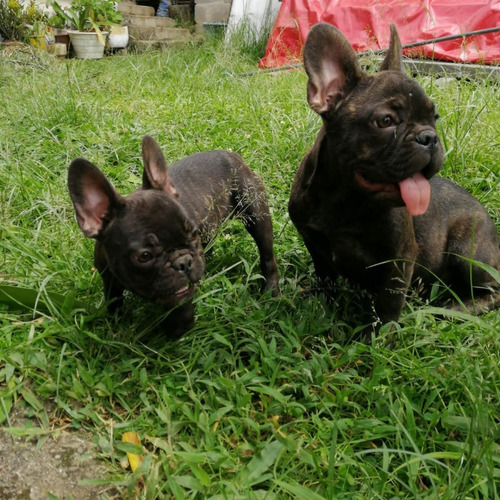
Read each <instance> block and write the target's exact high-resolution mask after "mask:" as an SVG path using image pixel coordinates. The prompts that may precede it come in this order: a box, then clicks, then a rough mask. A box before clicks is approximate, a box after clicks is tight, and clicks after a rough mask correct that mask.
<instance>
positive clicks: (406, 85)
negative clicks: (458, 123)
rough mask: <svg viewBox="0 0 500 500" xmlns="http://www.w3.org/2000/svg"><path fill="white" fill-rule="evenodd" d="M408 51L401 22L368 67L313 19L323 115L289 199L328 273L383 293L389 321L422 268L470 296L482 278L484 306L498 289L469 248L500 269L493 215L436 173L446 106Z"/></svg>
mask: <svg viewBox="0 0 500 500" xmlns="http://www.w3.org/2000/svg"><path fill="white" fill-rule="evenodd" d="M401 59H402V54H401V43H400V41H399V37H398V34H397V32H396V29H395V27H394V26H393V25H391V42H390V48H389V52H388V54H387V56H386V57H385V59H384V61H383V63H382V66H381V68H380V71H379V72H378V73H377V74H375V75H369V74H366V73H364V72H363V71H362V70H361V68H360V66H359V64H358V62H357V59H356V55H355V53H354V50H353V49H352V47H351V45H350V44H349V42H348V41H347V39H346V38H345V37H344V36H343V35H342V33H340V31H338V30H337V29H336V28H334V27H333V26H331V25H328V24H318V25H316V26H314V27H313V28H312V29H311V31H310V33H309V35H308V37H307V40H306V43H305V47H304V64H305V69H306V72H307V75H308V83H307V100H308V102H309V105H310V106H311V108H312V109H313V110H314V111H316V113H318V114H319V115H320V116H321V118H322V119H323V126H322V128H321V130H320V132H319V134H318V136H317V138H316V141H315V143H314V145H313V147H312V148H311V149H310V151H309V152H308V153H307V155H306V156H305V157H304V159H303V161H302V163H301V165H300V168H299V170H298V172H297V174H296V176H295V180H294V183H293V187H292V190H291V195H290V200H289V213H290V217H291V219H292V221H293V223H294V224H295V226H296V228H297V229H298V231H299V233H300V234H301V235H302V237H303V239H304V243H305V245H306V247H307V249H308V250H309V252H310V254H311V256H312V259H313V262H314V266H315V269H316V272H317V274H318V277H319V278H320V280H321V281H322V283H323V285H327V284H328V283H329V282H330V281H332V282H333V281H334V280H335V278H336V277H337V275H339V274H340V275H343V276H345V277H347V278H348V279H351V280H353V281H355V282H357V283H358V284H360V285H361V286H362V287H363V288H365V289H368V290H369V291H371V292H373V293H374V294H375V312H376V313H377V315H378V316H379V318H380V320H381V321H382V322H384V323H385V322H389V321H396V320H398V318H399V316H400V314H401V310H402V308H403V305H404V303H405V295H406V292H407V289H408V286H409V284H410V282H411V280H412V279H415V278H422V279H423V281H424V283H431V282H432V281H436V279H437V278H439V279H440V280H442V282H443V283H444V284H446V285H449V286H450V287H453V288H454V290H455V291H456V293H458V294H459V296H462V297H466V296H467V295H468V296H469V297H470V293H471V285H472V286H474V287H480V288H481V289H477V290H475V292H474V294H475V295H477V296H478V300H476V301H475V302H474V304H475V307H477V308H480V309H487V308H488V307H491V306H493V305H495V304H494V303H495V302H498V299H499V297H498V295H496V296H495V293H494V292H492V291H491V290H490V289H488V287H489V286H490V285H493V283H492V281H493V280H492V278H491V276H490V275H489V274H488V273H487V272H486V271H484V270H483V269H481V268H480V267H477V266H472V267H471V265H470V263H469V262H468V261H467V260H465V259H463V258H462V257H461V256H465V257H466V258H469V259H474V260H475V261H479V262H483V263H486V264H488V265H489V266H492V267H494V268H496V269H500V249H499V239H498V234H497V231H496V228H495V225H494V224H493V221H492V220H491V218H490V217H489V216H488V214H487V213H486V211H485V210H484V208H483V207H482V205H481V204H480V203H479V202H478V201H477V200H476V199H475V198H474V197H472V196H471V195H470V194H468V193H467V192H466V191H465V190H463V189H462V188H460V187H459V186H457V185H456V184H454V183H452V182H450V181H448V180H445V179H442V178H439V177H433V176H434V174H436V173H437V172H438V171H439V170H440V168H441V166H442V162H443V147H442V145H441V142H440V140H439V137H438V135H437V133H436V128H435V122H436V119H437V114H436V111H435V109H434V105H433V103H432V102H431V100H430V99H429V97H428V96H427V95H426V94H425V93H424V91H423V89H422V88H421V87H420V86H419V85H418V84H417V83H416V82H415V81H413V80H412V79H411V78H409V77H408V76H406V74H405V73H404V72H403V71H402V63H401ZM431 177H432V179H431ZM436 277H437V278H436ZM471 280H472V283H471ZM481 294H483V299H479V295H481Z"/></svg>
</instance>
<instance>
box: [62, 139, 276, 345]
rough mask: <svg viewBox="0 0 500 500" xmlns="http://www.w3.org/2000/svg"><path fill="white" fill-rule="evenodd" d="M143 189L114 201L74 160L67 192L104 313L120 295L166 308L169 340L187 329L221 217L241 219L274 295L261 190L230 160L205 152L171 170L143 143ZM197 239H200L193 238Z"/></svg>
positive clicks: (106, 186)
mask: <svg viewBox="0 0 500 500" xmlns="http://www.w3.org/2000/svg"><path fill="white" fill-rule="evenodd" d="M142 156H143V162H144V173H143V181H142V187H141V188H140V189H138V190H136V191H134V192H133V193H131V194H129V195H128V196H121V195H120V194H119V193H118V192H117V191H116V190H115V189H114V188H113V186H112V185H111V183H110V182H109V181H108V180H107V179H106V177H105V176H104V174H103V173H102V172H101V171H100V170H99V169H98V168H97V167H96V166H94V165H93V164H92V163H90V162H88V161H87V160H84V159H82V158H78V159H76V160H73V161H72V162H71V165H70V167H69V171H68V188H69V192H70V196H71V200H72V201H73V205H74V207H75V212H76V218H77V221H78V225H79V226H80V229H81V230H82V232H83V233H84V235H85V236H87V237H89V238H95V239H96V244H95V250H94V263H95V266H96V268H97V270H98V271H99V273H100V274H101V276H102V280H103V284H104V292H105V296H106V298H107V299H115V300H114V301H113V302H111V303H110V306H109V309H111V310H114V309H116V307H117V306H118V305H119V304H120V303H121V299H122V295H123V292H124V290H125V289H127V290H131V291H133V292H134V293H136V294H137V295H139V296H141V297H143V298H146V299H149V300H151V301H152V302H155V303H157V304H159V305H161V306H163V307H164V308H165V309H166V310H170V309H172V308H173V307H175V309H174V310H173V311H171V312H170V314H169V315H168V317H167V319H166V321H165V322H164V327H165V332H166V334H167V335H168V336H169V337H170V338H176V337H179V336H181V335H182V334H183V333H184V332H186V331H187V330H189V329H190V328H191V327H192V326H193V324H194V307H193V303H192V298H193V295H194V293H195V289H196V285H197V283H198V281H199V280H200V279H201V277H202V275H203V272H204V270H205V260H204V253H203V248H202V245H201V239H203V240H205V241H206V240H207V239H208V238H210V236H211V235H212V234H213V231H214V229H215V228H216V227H217V226H218V225H219V224H220V223H221V222H222V221H223V220H224V219H226V218H228V217H238V218H240V219H241V220H242V222H243V224H244V225H245V227H246V229H247V230H248V232H249V233H250V234H251V236H252V237H253V239H254V240H255V242H256V244H257V247H258V249H259V254H260V265H261V271H262V275H263V277H264V279H265V281H264V284H263V287H262V289H263V291H266V290H271V291H272V294H273V295H277V294H278V293H279V288H278V268H277V264H276V259H275V257H274V252H273V231H272V223H271V217H270V214H269V208H268V205H267V200H266V195H265V191H264V186H263V184H262V182H261V180H260V179H259V178H258V177H257V175H256V174H255V173H253V172H252V170H250V168H249V167H248V166H247V165H246V164H245V163H244V162H243V160H242V158H241V157H240V156H239V155H237V154H236V153H230V152H227V151H206V152H202V153H197V154H194V155H192V156H189V157H187V158H184V159H182V160H179V161H178V162H176V163H174V164H173V165H171V166H170V167H168V166H167V163H166V161H165V157H164V155H163V153H162V151H161V149H160V147H159V146H158V144H157V143H156V142H155V141H154V139H153V138H151V137H149V136H144V138H143V141H142ZM200 238H201V239H200Z"/></svg>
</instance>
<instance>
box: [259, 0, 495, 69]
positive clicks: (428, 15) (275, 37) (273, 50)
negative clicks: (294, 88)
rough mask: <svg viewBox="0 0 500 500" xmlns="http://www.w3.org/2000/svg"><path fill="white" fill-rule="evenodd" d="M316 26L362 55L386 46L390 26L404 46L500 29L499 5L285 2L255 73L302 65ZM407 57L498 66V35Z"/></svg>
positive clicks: (396, 0)
mask: <svg viewBox="0 0 500 500" xmlns="http://www.w3.org/2000/svg"><path fill="white" fill-rule="evenodd" d="M319 22H326V23H330V24H333V25H334V26H336V27H337V28H338V29H340V31H342V33H344V35H345V36H346V37H347V39H348V40H349V41H350V42H351V44H352V45H353V47H354V50H356V52H363V51H369V50H379V49H385V48H387V47H388V46H389V36H390V31H389V24H390V23H394V24H395V25H396V28H397V29H398V33H399V36H400V38H401V42H402V43H403V44H407V43H413V42H420V41H423V40H430V39H432V38H437V37H443V36H448V35H457V34H461V33H467V32H470V31H476V30H481V29H486V28H494V27H500V0H283V2H282V4H281V8H280V11H279V13H278V16H277V18H276V21H275V23H274V26H273V29H272V31H271V36H270V38H269V41H268V44H267V48H266V54H265V56H264V57H263V58H262V59H261V60H260V61H259V67H261V68H272V67H279V66H283V65H286V64H295V63H298V62H301V61H302V47H303V44H304V41H305V39H306V37H307V33H308V32H309V29H310V28H311V27H312V26H313V25H314V24H316V23H319ZM405 55H407V56H411V57H425V58H429V59H437V60H442V61H455V62H469V63H479V64H485V63H486V64H491V63H499V62H500V32H496V33H489V34H485V35H477V36H473V37H470V38H465V39H464V38H459V39H457V40H453V41H448V42H441V43H435V44H430V45H425V46H422V47H418V48H413V49H407V50H405Z"/></svg>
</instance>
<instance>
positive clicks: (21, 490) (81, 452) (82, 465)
mask: <svg viewBox="0 0 500 500" xmlns="http://www.w3.org/2000/svg"><path fill="white" fill-rule="evenodd" d="M9 420H10V427H11V428H25V427H26V425H27V424H29V421H28V419H27V418H26V417H25V415H24V411H23V410H22V409H20V408H16V409H14V410H13V411H12V412H11V414H10V415H9ZM33 426H34V427H35V428H36V423H35V422H33ZM6 429H7V427H6V426H5V427H1V428H0V500H4V499H15V500H17V499H23V500H24V499H26V500H42V499H43V500H46V499H48V498H52V499H53V498H54V497H56V498H60V499H67V498H72V499H73V500H87V499H107V498H121V497H120V496H119V494H118V492H117V490H116V489H115V488H113V487H110V486H109V485H82V484H80V482H81V481H83V480H89V479H103V478H105V477H108V476H109V471H107V469H106V468H105V467H104V466H103V465H102V464H100V463H99V462H98V460H97V459H96V458H95V447H94V445H93V443H92V442H91V441H90V439H89V437H88V436H87V435H86V434H85V433H84V432H73V431H71V432H69V431H65V430H59V431H57V432H54V433H51V434H50V435H49V436H48V438H47V439H45V440H40V436H37V437H34V438H26V437H24V436H23V437H18V436H12V434H11V433H9V432H7V430H6ZM49 495H53V496H52V497H50V496H49Z"/></svg>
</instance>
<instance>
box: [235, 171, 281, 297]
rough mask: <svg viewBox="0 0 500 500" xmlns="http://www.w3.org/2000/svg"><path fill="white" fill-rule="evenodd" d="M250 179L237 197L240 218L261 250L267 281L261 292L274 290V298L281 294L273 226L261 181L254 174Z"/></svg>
mask: <svg viewBox="0 0 500 500" xmlns="http://www.w3.org/2000/svg"><path fill="white" fill-rule="evenodd" d="M246 168H248V167H246ZM249 172H251V170H250V169H249ZM250 179H251V180H250V182H248V183H247V185H246V186H245V188H244V189H242V190H239V195H238V196H237V198H238V199H237V200H236V206H237V207H238V209H237V212H238V218H240V219H241V220H242V222H243V225H244V226H245V228H246V230H247V231H248V232H249V233H250V235H251V236H252V238H253V239H254V241H255V243H256V244H257V248H258V249H259V256H260V270H261V272H262V276H264V279H265V282H264V285H263V286H262V289H261V292H262V293H264V292H266V291H267V290H272V295H273V297H277V296H278V295H279V293H280V290H279V284H278V278H279V276H278V264H277V263H276V257H275V255H274V250H273V244H274V238H273V225H272V221H271V215H270V213H269V206H268V204H267V199H266V195H265V191H264V186H263V184H262V182H261V180H260V179H259V178H258V177H257V176H256V175H255V174H253V172H251V177H250Z"/></svg>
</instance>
